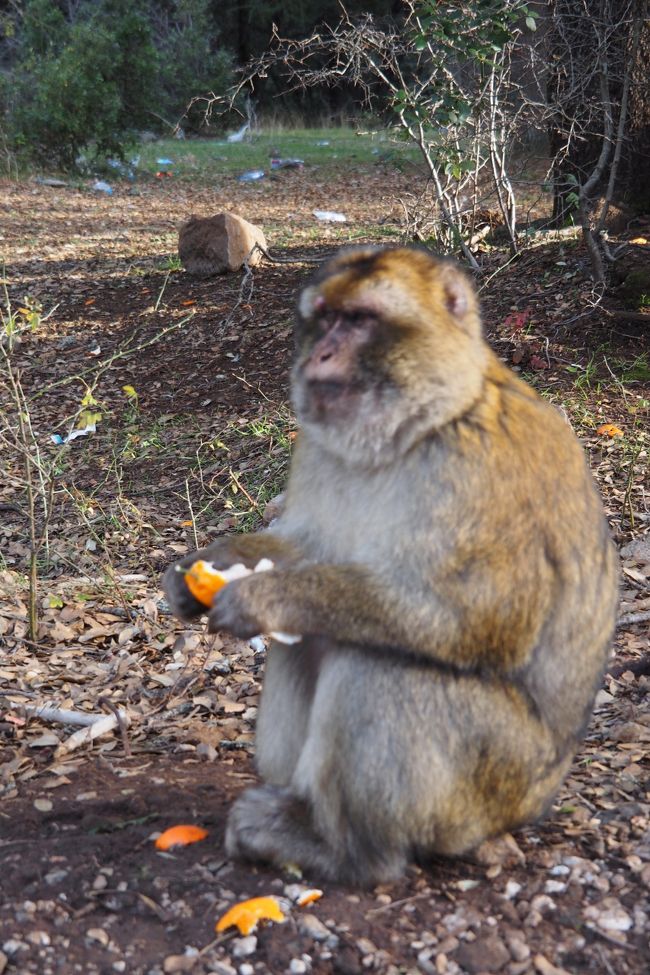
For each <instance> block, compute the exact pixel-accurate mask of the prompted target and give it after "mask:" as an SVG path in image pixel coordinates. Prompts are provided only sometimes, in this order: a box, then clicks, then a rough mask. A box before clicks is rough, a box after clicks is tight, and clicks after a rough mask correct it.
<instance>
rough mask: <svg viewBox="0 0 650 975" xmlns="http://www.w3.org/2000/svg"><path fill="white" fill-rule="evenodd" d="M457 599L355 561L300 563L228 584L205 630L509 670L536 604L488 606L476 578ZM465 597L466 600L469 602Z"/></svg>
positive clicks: (536, 613)
mask: <svg viewBox="0 0 650 975" xmlns="http://www.w3.org/2000/svg"><path fill="white" fill-rule="evenodd" d="M468 592H469V593H470V596H465V597H464V600H465V604H464V605H463V604H462V603H461V602H459V600H458V599H456V598H455V596H456V594H455V593H454V592H453V590H451V589H450V588H449V587H446V589H445V591H444V592H442V591H441V592H436V591H435V587H434V588H432V589H431V590H428V591H427V592H426V593H424V592H422V591H414V590H412V589H409V588H408V586H406V585H403V584H402V585H399V584H396V581H395V580H394V579H391V578H390V577H385V578H381V577H379V576H377V575H375V574H374V573H372V572H371V571H370V570H367V569H365V568H364V567H362V566H357V565H302V566H297V567H294V568H287V569H278V570H273V571H271V572H264V573H260V574H258V575H253V576H249V577H247V578H246V579H242V580H238V581H237V582H233V583H231V584H230V585H229V586H226V587H225V588H224V589H222V590H221V592H220V593H219V594H218V595H217V597H216V599H215V602H214V604H213V607H212V609H211V611H210V614H209V628H210V630H211V631H217V630H229V631H230V632H232V633H234V634H235V635H237V636H240V637H248V636H252V635H254V634H255V633H260V632H262V633H269V632H271V631H282V632H286V633H300V634H302V635H316V636H323V637H328V638H330V639H332V640H334V641H336V642H338V643H356V644H361V645H366V646H370V647H380V648H381V647H385V648H386V649H393V650H402V651H405V652H408V653H414V654H417V655H419V656H425V657H428V658H429V659H434V660H438V661H440V662H441V663H445V664H449V665H452V666H456V667H463V668H474V667H480V666H489V667H496V669H500V670H501V669H503V670H504V671H505V670H510V669H512V668H515V667H517V666H518V665H521V664H522V663H524V662H525V660H526V659H527V658H528V657H529V655H530V652H531V651H532V648H533V647H534V645H535V643H536V641H537V639H538V637H539V633H540V629H541V625H542V621H543V613H542V612H541V611H540V610H541V603H539V602H538V604H537V605H532V603H528V604H526V605H522V606H510V607H508V606H503V600H501V601H500V605H501V606H502V607H503V619H499V612H500V610H499V607H498V606H497V605H496V601H495V605H492V599H491V593H490V592H488V591H487V590H486V589H485V588H482V587H481V586H480V584H477V585H476V586H472V584H471V583H470V585H469V587H468ZM467 599H470V601H471V607H469V608H468V607H467V602H466V601H467Z"/></svg>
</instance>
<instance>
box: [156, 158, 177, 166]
mask: <svg viewBox="0 0 650 975" xmlns="http://www.w3.org/2000/svg"><path fill="white" fill-rule="evenodd" d="M173 165H174V160H173V159H156V166H173Z"/></svg>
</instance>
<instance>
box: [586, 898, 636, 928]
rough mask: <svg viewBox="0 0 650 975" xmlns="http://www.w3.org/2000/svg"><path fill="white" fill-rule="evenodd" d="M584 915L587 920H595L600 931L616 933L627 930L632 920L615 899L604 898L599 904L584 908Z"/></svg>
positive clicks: (632, 922)
mask: <svg viewBox="0 0 650 975" xmlns="http://www.w3.org/2000/svg"><path fill="white" fill-rule="evenodd" d="M584 916H585V917H586V918H587V920H589V921H595V922H596V924H597V925H598V927H599V928H600V930H601V931H606V932H608V933H609V932H613V933H614V934H618V933H620V932H623V931H629V930H630V928H631V927H632V925H633V924H634V921H633V920H632V918H631V917H630V915H629V914H628V913H627V911H624V910H623V908H622V907H621V905H620V904H619V903H618V902H617V901H613V902H612V900H611V898H605V900H604V901H602V902H601V903H600V904H597V905H596V904H593V905H590V906H589V907H587V908H586V909H585V912H584Z"/></svg>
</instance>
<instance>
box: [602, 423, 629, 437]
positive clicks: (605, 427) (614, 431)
mask: <svg viewBox="0 0 650 975" xmlns="http://www.w3.org/2000/svg"><path fill="white" fill-rule="evenodd" d="M596 433H597V434H598V435H599V436H601V437H602V436H606V437H624V436H625V434H624V433H623V431H622V430H621V428H620V427H617V426H616V424H614V423H601V425H600V426H599V427H598V428H597V430H596Z"/></svg>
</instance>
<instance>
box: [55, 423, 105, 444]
mask: <svg viewBox="0 0 650 975" xmlns="http://www.w3.org/2000/svg"><path fill="white" fill-rule="evenodd" d="M96 430H97V426H96V424H95V423H88V424H86V426H85V427H83V429H81V430H71V431H70V433H68V434H66V436H65V437H62V436H61V434H60V433H53V434H52V435H51V439H52V443H55V444H56V445H57V447H60V446H61V444H64V443H71V441H73V440H76V439H77V437H85V436H86V435H87V434H88V433H95V432H96Z"/></svg>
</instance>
